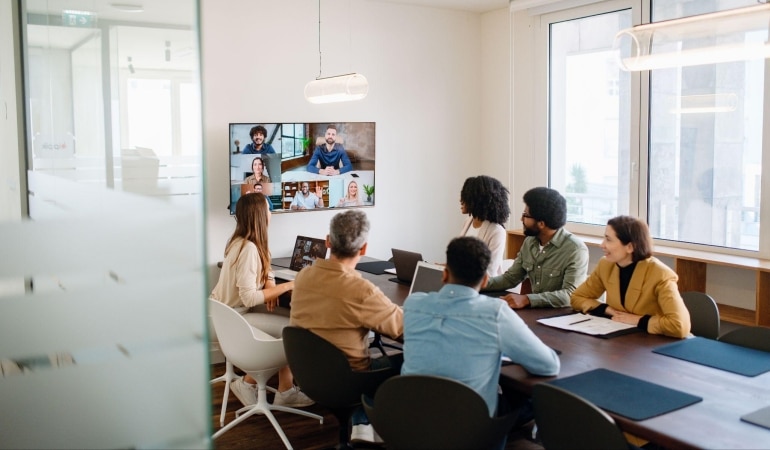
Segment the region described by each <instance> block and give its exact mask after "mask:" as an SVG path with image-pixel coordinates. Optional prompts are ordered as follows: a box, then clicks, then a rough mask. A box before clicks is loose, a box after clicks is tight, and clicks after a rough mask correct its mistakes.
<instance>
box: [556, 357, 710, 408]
mask: <svg viewBox="0 0 770 450" xmlns="http://www.w3.org/2000/svg"><path fill="white" fill-rule="evenodd" d="M548 383H550V384H553V385H555V386H559V387H560V388H562V389H566V390H568V391H570V392H572V393H574V394H577V395H579V396H581V397H583V398H584V399H586V400H588V401H590V402H591V403H593V404H594V405H596V406H598V407H599V408H602V409H604V410H607V411H610V412H612V413H615V414H618V415H620V416H623V417H628V418H629V419H631V420H646V419H649V418H651V417H655V416H659V415H661V414H666V413H670V412H671V411H676V410H677V409H681V408H684V407H685V406H690V405H692V404H693V403H698V402H699V401H702V400H703V398H701V397H696V396H694V395H690V394H687V393H685V392H681V391H677V390H675V389H670V388H667V387H665V386H661V385H659V384H654V383H650V382H648V381H644V380H640V379H639V378H634V377H629V376H627V375H623V374H621V373H617V372H613V371H611V370H607V369H594V370H591V371H588V372H584V373H581V374H578V375H573V376H571V377H567V378H560V379H558V380H553V381H548Z"/></svg>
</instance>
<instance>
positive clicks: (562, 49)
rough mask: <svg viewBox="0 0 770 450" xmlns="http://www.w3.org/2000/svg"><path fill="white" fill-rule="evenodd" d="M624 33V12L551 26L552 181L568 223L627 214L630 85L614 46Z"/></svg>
mask: <svg viewBox="0 0 770 450" xmlns="http://www.w3.org/2000/svg"><path fill="white" fill-rule="evenodd" d="M629 26H631V10H630V9H625V10H621V11H613V12H608V13H605V14H599V15H593V16H589V17H583V18H579V19H575V20H567V21H563V22H557V23H553V24H551V25H550V42H551V53H550V64H549V68H550V77H549V78H550V107H549V118H550V139H549V141H550V161H551V163H550V179H551V184H552V186H553V187H554V188H555V189H557V190H559V191H560V192H563V193H564V195H565V197H566V198H567V202H568V208H569V210H568V211H569V212H568V217H569V220H570V221H572V222H582V223H588V224H604V223H606V222H607V219H608V218H610V217H613V216H615V215H617V214H619V213H625V214H627V213H628V184H627V183H625V184H624V183H622V182H621V180H623V179H628V176H627V175H628V167H629V164H628V161H629V138H628V125H629V123H630V104H629V93H630V87H631V83H630V76H629V75H628V73H627V72H623V71H621V70H620V68H619V66H618V64H617V57H616V52H615V51H614V50H613V49H612V38H613V37H614V36H615V33H617V32H618V31H619V30H621V29H623V28H628V27H629Z"/></svg>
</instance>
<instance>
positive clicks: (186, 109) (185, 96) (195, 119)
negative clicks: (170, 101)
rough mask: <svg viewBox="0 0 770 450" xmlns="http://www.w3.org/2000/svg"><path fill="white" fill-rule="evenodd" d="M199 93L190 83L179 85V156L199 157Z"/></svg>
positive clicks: (196, 87)
mask: <svg viewBox="0 0 770 450" xmlns="http://www.w3.org/2000/svg"><path fill="white" fill-rule="evenodd" d="M199 92H200V91H199V90H198V86H197V85H194V84H192V83H181V84H180V85H179V94H180V95H179V115H180V132H181V134H182V137H181V143H182V148H181V152H180V154H182V155H183V156H184V155H187V156H190V155H200V154H201V149H200V142H201V140H200V136H201V115H200V104H201V103H200V96H199V95H198V93H199Z"/></svg>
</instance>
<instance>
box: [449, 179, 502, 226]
mask: <svg viewBox="0 0 770 450" xmlns="http://www.w3.org/2000/svg"><path fill="white" fill-rule="evenodd" d="M508 194H509V192H508V188H506V187H505V186H503V183H501V182H500V181H498V180H497V179H495V178H492V177H488V176H486V175H479V176H477V177H470V178H468V179H466V180H465V183H463V188H462V190H461V191H460V201H461V202H463V203H464V204H465V210H466V211H467V212H468V214H470V215H471V216H473V217H475V218H476V219H479V220H488V221H490V222H492V223H499V224H500V225H502V226H505V222H507V221H508V217H510V215H511V207H510V206H508Z"/></svg>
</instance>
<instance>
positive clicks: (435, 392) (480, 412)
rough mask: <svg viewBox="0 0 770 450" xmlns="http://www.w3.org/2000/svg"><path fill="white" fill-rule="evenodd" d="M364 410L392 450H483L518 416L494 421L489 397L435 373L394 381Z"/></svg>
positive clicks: (388, 382) (500, 435)
mask: <svg viewBox="0 0 770 450" xmlns="http://www.w3.org/2000/svg"><path fill="white" fill-rule="evenodd" d="M362 401H363V405H364V410H365V411H366V415H367V416H369V421H370V422H371V423H372V425H373V426H374V429H375V430H377V434H379V435H380V436H381V437H382V438H383V440H384V441H385V445H386V446H387V448H388V449H389V450H390V449H438V448H440V449H469V448H474V449H481V448H489V447H492V446H494V445H495V444H498V443H499V442H500V440H501V439H502V438H503V436H505V435H506V434H507V433H508V431H509V430H510V429H511V427H512V426H513V423H514V421H515V420H516V414H508V415H506V416H503V417H489V409H488V408H487V404H486V402H485V401H484V399H483V398H482V397H481V396H480V395H479V394H478V393H477V392H476V391H474V390H473V389H471V388H470V387H468V386H467V385H465V384H463V383H460V382H458V381H455V380H452V379H449V378H444V377H438V376H430V375H402V376H398V377H393V378H390V379H389V380H388V381H386V382H384V383H383V384H382V386H380V388H379V389H378V390H377V394H376V395H375V396H374V401H373V402H372V399H371V398H363V399H362Z"/></svg>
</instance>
